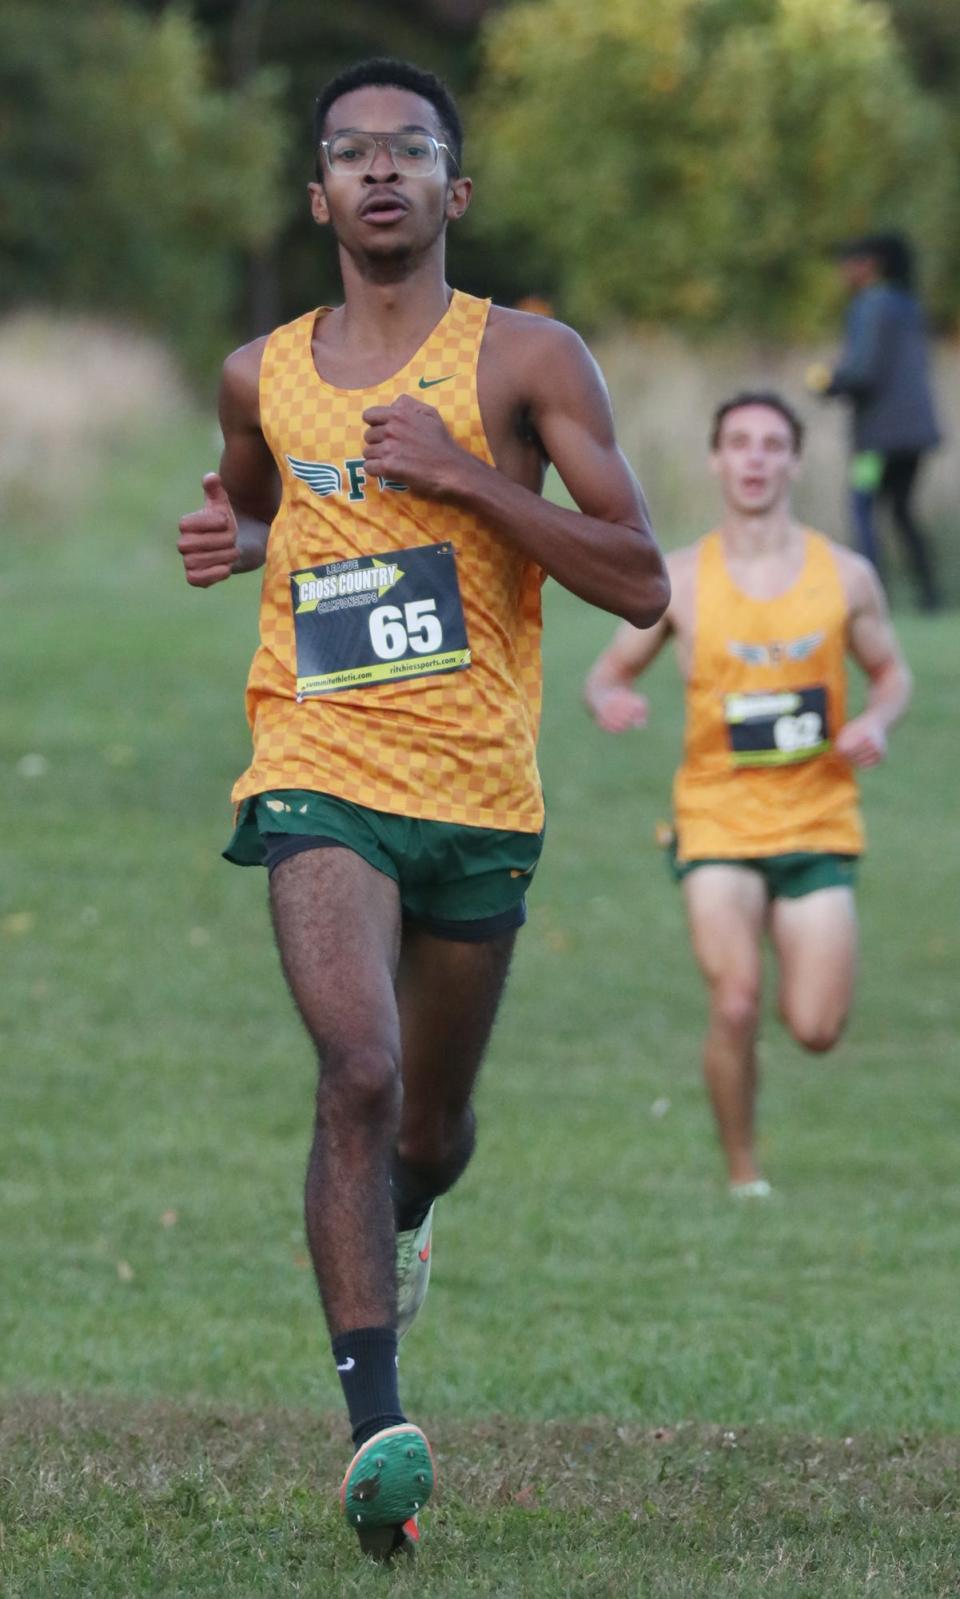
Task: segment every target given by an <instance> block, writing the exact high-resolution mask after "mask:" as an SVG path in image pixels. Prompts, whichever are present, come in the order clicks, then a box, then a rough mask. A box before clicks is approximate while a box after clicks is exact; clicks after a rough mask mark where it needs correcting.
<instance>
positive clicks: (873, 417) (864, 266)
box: [807, 233, 941, 611]
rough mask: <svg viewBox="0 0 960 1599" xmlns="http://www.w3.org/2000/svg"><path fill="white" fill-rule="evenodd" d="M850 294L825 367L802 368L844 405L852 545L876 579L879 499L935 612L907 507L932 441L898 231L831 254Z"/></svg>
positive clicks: (921, 539) (931, 581) (921, 332)
mask: <svg viewBox="0 0 960 1599" xmlns="http://www.w3.org/2000/svg"><path fill="white" fill-rule="evenodd" d="M835 254H836V257H837V260H838V263H839V267H840V271H841V273H842V275H843V279H844V283H845V285H846V288H847V290H848V292H849V294H850V296H851V298H850V305H849V308H848V311H847V319H846V339H845V343H844V346H843V350H842V351H841V354H840V358H839V361H838V362H837V365H836V367H835V368H834V369H833V371H830V369H829V368H828V367H825V366H821V365H819V364H818V365H815V366H813V367H811V369H810V371H809V373H808V375H807V381H808V386H809V387H810V388H811V389H812V390H813V391H814V392H815V393H819V394H822V395H824V396H827V397H831V398H839V399H843V400H845V401H846V402H847V403H848V404H849V406H850V411H851V430H852V459H851V466H850V488H851V502H852V515H853V529H854V535H855V539H856V544H857V548H858V549H859V550H860V551H861V553H862V554H863V555H865V556H866V557H867V559H868V560H870V561H872V562H873V565H874V566H875V567H876V569H877V571H878V572H879V573H880V574H881V577H882V575H883V569H884V562H883V558H882V554H881V546H880V536H879V533H878V529H877V508H878V505H879V504H880V503H881V502H887V503H888V504H889V506H890V511H891V513H892V518H893V523H894V526H895V527H896V529H897V532H898V534H899V535H900V538H901V540H902V543H903V548H904V551H905V554H906V556H907V560H908V562H909V565H910V569H911V573H912V576H913V580H914V584H915V586H916V591H917V598H918V601H919V604H920V607H921V609H922V610H924V611H936V610H939V608H940V605H941V593H940V587H939V583H938V580H937V573H936V568H935V563H934V557H933V553H932V551H931V548H930V542H929V539H928V537H927V535H926V534H925V533H924V532H923V530H922V529H921V528H920V526H919V524H918V522H917V519H916V515H915V513H914V510H913V506H912V499H913V494H914V491H915V489H916V485H917V480H918V476H919V472H920V467H921V464H922V461H923V457H924V455H925V454H926V452H927V451H928V450H932V449H933V448H934V447H935V446H936V445H937V444H938V443H939V442H940V432H939V428H938V426H937V419H936V414H935V410H934V402H933V394H932V390H931V382H930V361H929V350H928V340H927V331H926V326H925V319H924V314H923V311H922V309H921V307H920V304H919V302H918V301H917V299H916V296H915V294H914V292H913V251H912V249H911V247H910V245H909V243H908V241H907V240H906V239H905V238H904V236H903V235H902V234H900V233H877V234H870V235H868V236H866V237H864V238H860V239H851V240H850V241H849V242H847V243H845V244H842V245H839V246H838V247H837V249H836V251H835Z"/></svg>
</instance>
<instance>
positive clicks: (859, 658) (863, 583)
mask: <svg viewBox="0 0 960 1599" xmlns="http://www.w3.org/2000/svg"><path fill="white" fill-rule="evenodd" d="M841 564H842V569H843V573H844V581H845V585H846V588H847V595H848V599H849V603H850V618H849V623H848V647H849V650H850V654H851V655H852V656H853V658H854V660H855V661H856V662H857V664H858V666H860V667H861V669H862V670H863V671H864V672H865V673H866V675H867V677H868V679H869V684H870V687H869V690H868V693H867V704H866V708H865V709H864V710H863V711H862V712H861V713H860V715H859V716H855V717H853V719H852V720H851V721H849V722H847V723H846V725H845V726H844V727H842V728H841V729H840V731H839V733H838V734H837V738H836V741H835V746H834V747H835V748H836V750H837V753H838V754H840V755H844V756H845V757H846V758H847V760H848V761H850V762H851V764H852V765H854V766H859V767H865V766H876V765H878V763H879V762H880V761H882V760H883V758H884V756H885V755H886V753H887V733H888V732H889V730H890V728H891V727H893V725H894V723H895V722H897V721H899V719H900V717H901V716H902V715H903V713H904V711H905V710H906V709H907V706H908V705H909V704H910V696H911V693H912V689H913V679H912V677H911V674H910V668H909V667H908V665H907V663H906V661H905V660H904V657H903V652H902V651H901V649H900V645H899V642H898V640H897V636H896V634H895V633H894V631H893V625H892V623H891V621H890V613H889V611H888V609H887V602H886V599H885V597H884V593H883V588H882V586H881V583H880V579H879V578H878V577H877V574H876V572H875V571H874V569H873V567H872V566H871V565H870V562H869V561H865V560H864V559H863V557H862V556H859V555H854V554H853V552H852V551H849V550H847V551H844V552H843V555H842V563H841Z"/></svg>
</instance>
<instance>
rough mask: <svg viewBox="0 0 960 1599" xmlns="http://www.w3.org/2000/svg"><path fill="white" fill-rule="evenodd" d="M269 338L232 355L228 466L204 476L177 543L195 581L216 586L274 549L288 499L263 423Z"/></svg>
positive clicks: (225, 390) (223, 404)
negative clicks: (263, 367) (273, 531)
mask: <svg viewBox="0 0 960 1599" xmlns="http://www.w3.org/2000/svg"><path fill="white" fill-rule="evenodd" d="M264 342H265V341H264V340H263V339H257V340H255V341H254V342H253V343H252V344H246V345H244V346H243V348H242V349H239V350H235V351H234V353H233V354H232V355H230V356H228V357H227V360H226V361H225V362H224V367H223V380H222V383H221V385H220V427H221V430H222V432H223V453H222V455H221V457H220V471H219V473H217V472H208V473H207V474H206V476H205V477H204V479H203V508H202V510H199V511H191V512H190V514H189V515H187V516H184V517H181V519H180V538H179V540H178V542H177V549H178V550H179V551H180V554H181V556H182V558H183V567H184V573H185V576H186V579H187V582H188V583H190V584H191V585H192V586H193V587H194V588H210V587H211V586H212V585H213V584H214V583H222V582H223V581H224V579H225V578H228V577H230V576H231V574H232V573H234V572H252V571H254V570H255V569H256V568H257V567H259V566H262V565H263V562H264V559H265V557H266V550H267V538H268V536H269V533H270V524H271V522H272V521H273V518H274V516H275V515H276V511H277V506H278V505H279V502H280V479H279V474H278V472H277V468H276V463H275V462H274V459H273V456H272V455H271V453H270V450H269V448H268V446H267V442H266V440H265V438H264V436H263V433H262V431H261V428H260V400H259V380H260V360H261V357H262V354H263V345H264Z"/></svg>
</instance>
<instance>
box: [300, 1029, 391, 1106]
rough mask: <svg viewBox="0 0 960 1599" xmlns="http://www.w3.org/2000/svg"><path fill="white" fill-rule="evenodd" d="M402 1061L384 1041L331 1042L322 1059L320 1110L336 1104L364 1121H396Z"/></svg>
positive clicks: (319, 1090)
mask: <svg viewBox="0 0 960 1599" xmlns="http://www.w3.org/2000/svg"><path fill="white" fill-rule="evenodd" d="M401 1099H402V1091H401V1085H400V1062H399V1060H398V1058H397V1056H396V1054H395V1053H394V1051H393V1050H391V1049H390V1048H389V1047H388V1046H386V1045H383V1044H380V1043H372V1044H371V1043H362V1044H351V1043H349V1042H342V1043H336V1044H328V1045H327V1047H326V1048H325V1049H324V1050H323V1052H322V1054H321V1059H320V1080H319V1085H318V1089H317V1105H318V1112H319V1110H320V1108H321V1107H322V1108H323V1110H324V1112H325V1113H326V1114H327V1115H329V1114H330V1113H331V1111H332V1110H333V1109H334V1107H336V1108H337V1109H339V1110H340V1111H342V1113H343V1114H345V1115H346V1116H349V1117H351V1118H357V1119H359V1120H362V1121H363V1122H366V1123H369V1122H371V1121H392V1120H394V1119H395V1118H396V1117H397V1116H398V1115H399V1113H400V1103H401Z"/></svg>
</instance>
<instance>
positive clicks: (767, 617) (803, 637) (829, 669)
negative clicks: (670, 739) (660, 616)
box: [674, 531, 863, 861]
mask: <svg viewBox="0 0 960 1599" xmlns="http://www.w3.org/2000/svg"><path fill="white" fill-rule="evenodd" d="M805 544H806V553H805V558H804V564H803V567H802V569H801V571H800V574H799V576H798V577H797V580H796V582H795V583H794V584H793V586H792V587H791V588H790V589H789V590H788V591H787V592H786V593H785V594H782V595H779V596H778V597H777V598H776V599H773V600H755V599H751V598H750V596H749V595H748V594H745V593H744V592H743V590H742V589H739V588H738V587H737V586H736V584H735V583H734V582H733V580H732V578H731V577H730V574H729V572H728V571H727V566H726V562H725V560H724V555H723V543H722V539H721V536H720V534H719V533H710V534H708V535H707V537H706V538H705V539H703V540H702V541H701V543H700V547H699V554H698V557H697V572H696V599H695V612H694V632H693V638H694V647H693V665H692V670H691V674H690V680H689V683H688V684H687V690H686V735H685V744H684V758H683V764H682V765H681V767H680V769H679V771H678V772H677V776H676V780H675V783H674V817H675V824H676V831H677V857H678V859H679V860H680V861H689V860H698V859H703V858H704V857H708V858H718V859H722V860H725V859H736V858H750V857H756V856H767V855H787V854H792V853H794V852H795V851H800V850H810V851H815V852H818V853H819V852H824V853H831V854H834V853H835V854H841V855H847V854H849V855H856V854H858V853H859V851H860V850H861V849H862V848H863V830H862V826H861V822H860V814H859V809H858V805H857V787H856V780H855V777H854V774H853V770H852V768H851V766H850V765H849V763H848V762H847V761H845V760H843V759H842V758H841V757H840V756H838V755H836V754H835V753H834V750H833V743H832V741H833V739H834V738H835V736H836V734H837V732H838V730H839V728H840V727H842V726H843V723H844V721H845V719H846V673H845V664H844V662H845V655H846V632H847V602H846V597H845V595H844V591H843V584H842V582H841V578H840V572H839V568H838V566H837V562H836V558H835V556H834V554H833V552H832V550H831V547H830V542H829V540H828V539H826V538H824V537H823V535H822V534H820V533H814V532H811V531H807V532H806V533H805Z"/></svg>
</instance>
